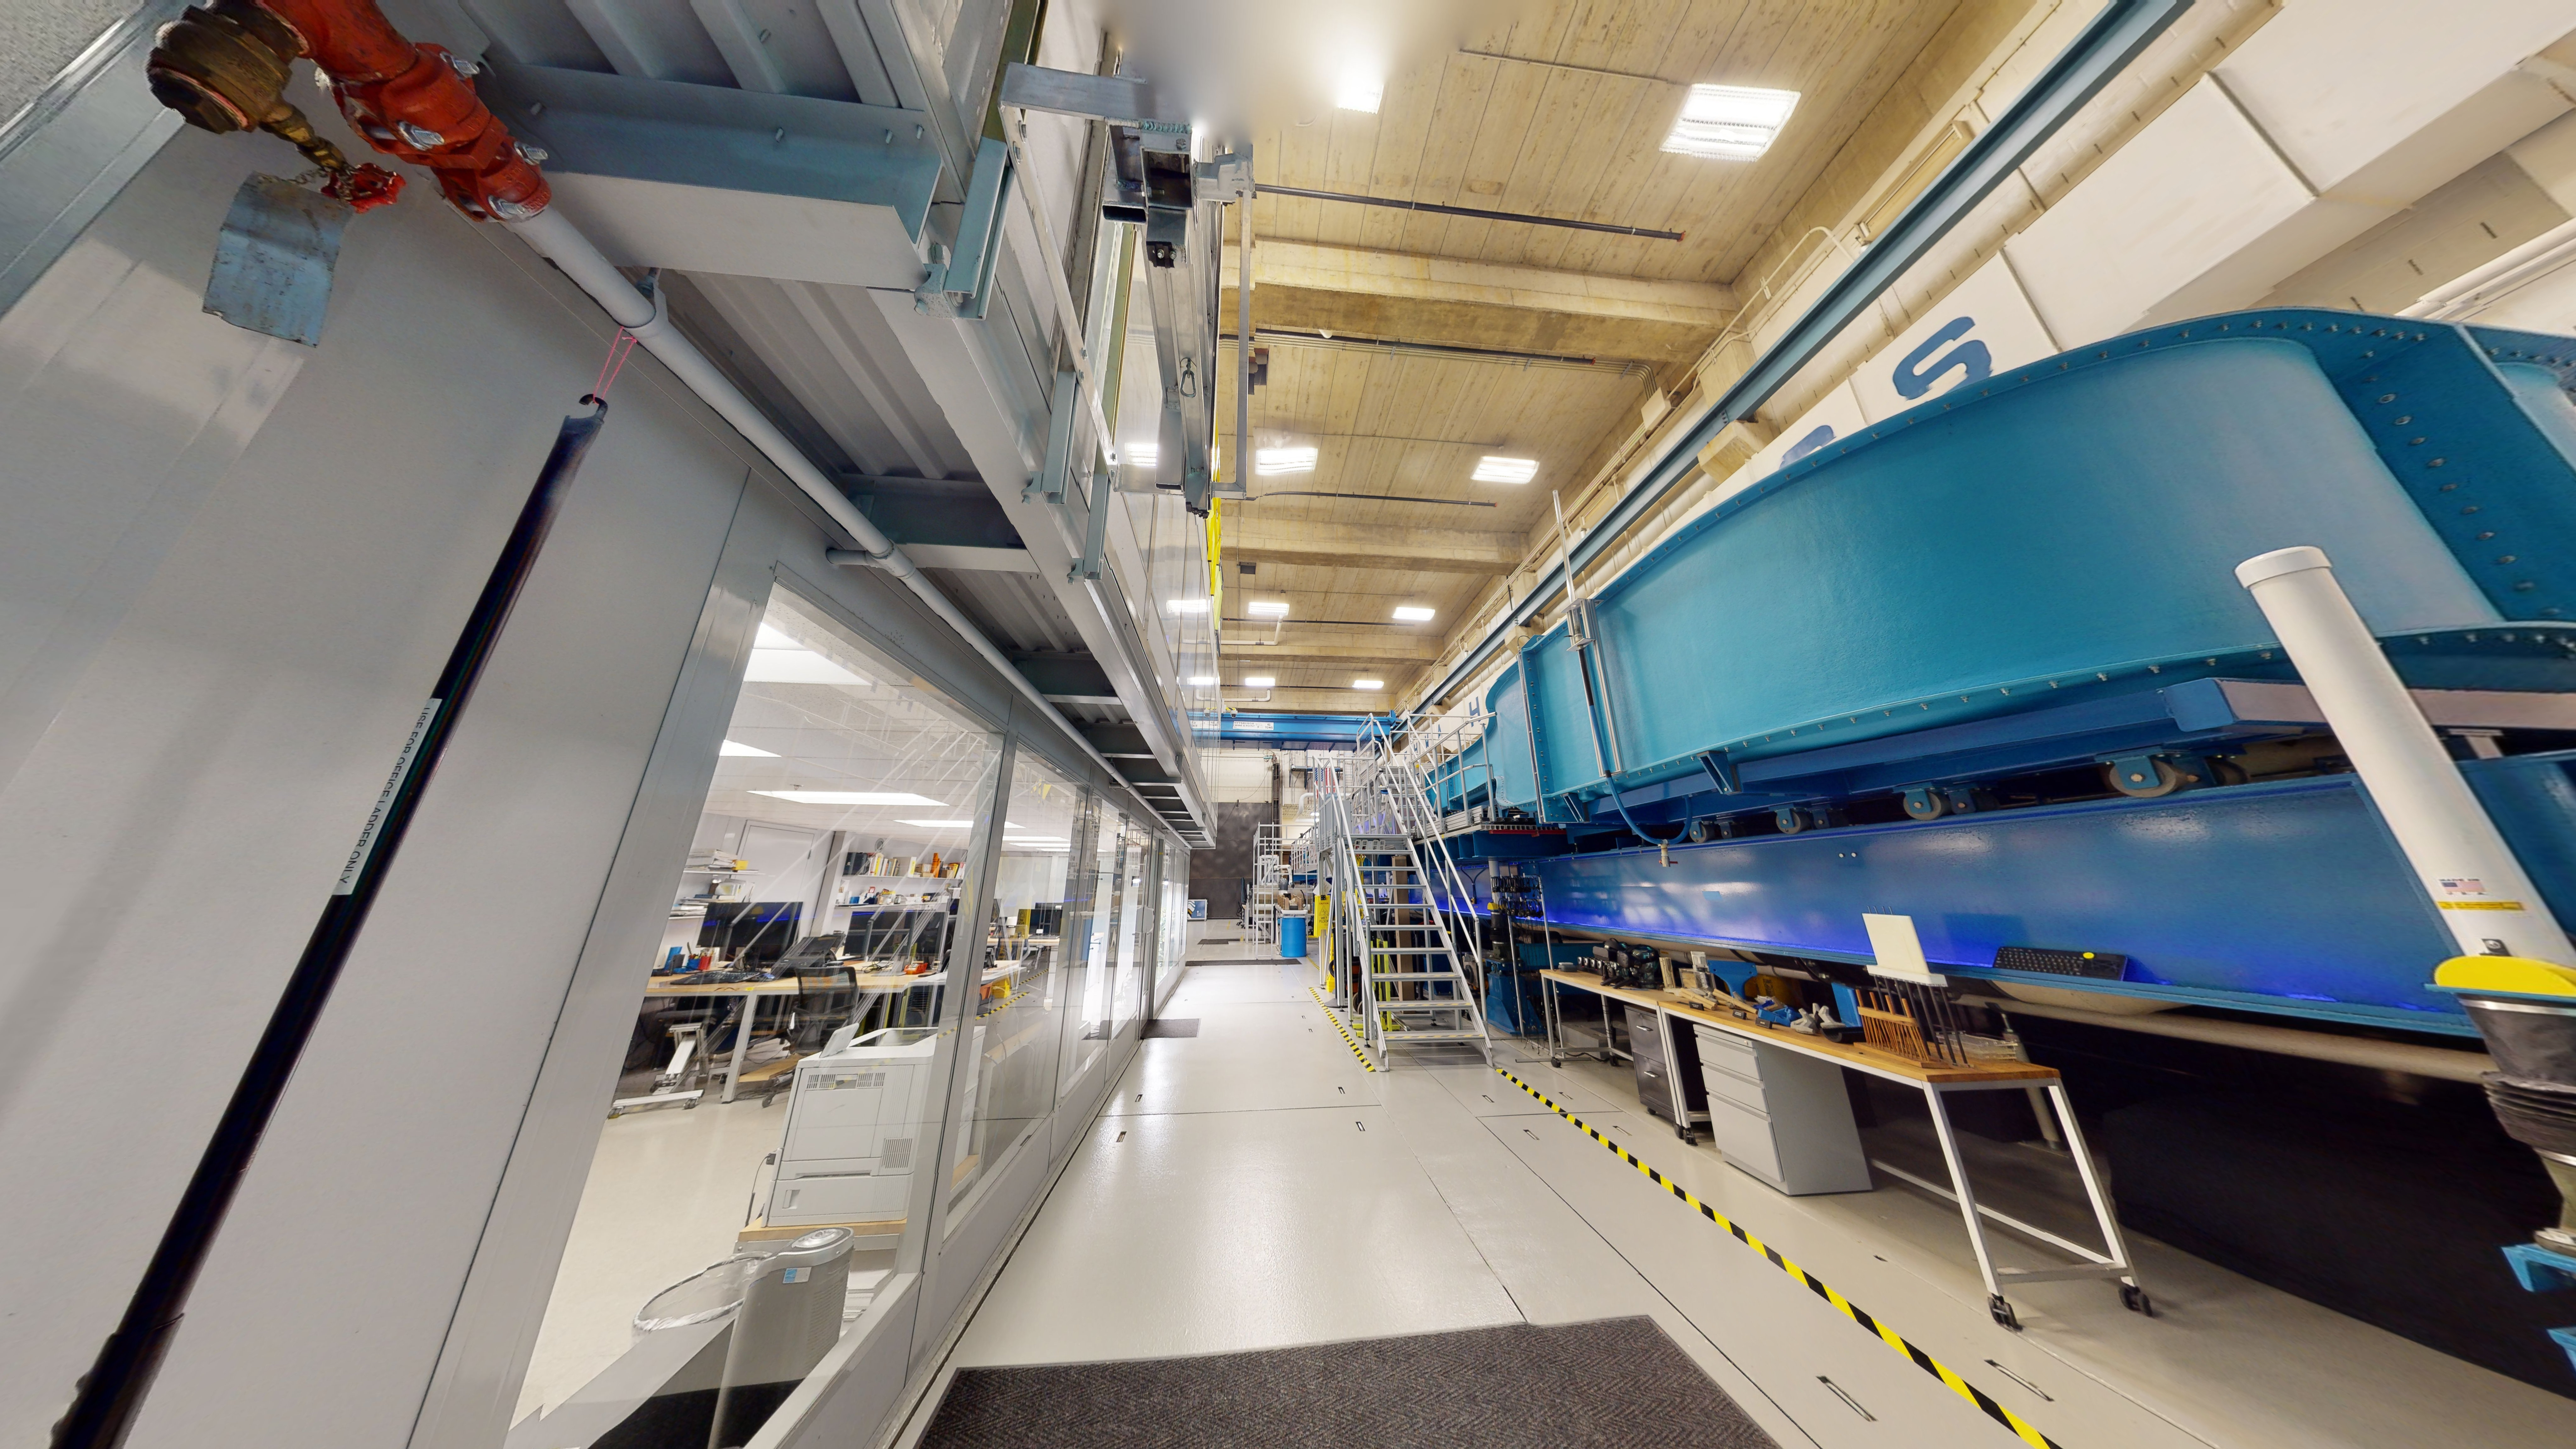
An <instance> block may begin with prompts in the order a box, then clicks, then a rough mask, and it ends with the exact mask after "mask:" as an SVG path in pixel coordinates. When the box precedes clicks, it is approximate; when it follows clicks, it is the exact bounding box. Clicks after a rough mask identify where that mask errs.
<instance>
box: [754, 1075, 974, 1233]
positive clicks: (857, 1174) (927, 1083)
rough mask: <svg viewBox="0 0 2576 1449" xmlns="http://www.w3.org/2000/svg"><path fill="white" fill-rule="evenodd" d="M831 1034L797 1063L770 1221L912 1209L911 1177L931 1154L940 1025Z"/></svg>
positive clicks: (864, 1217)
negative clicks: (926, 1131) (929, 1124)
mask: <svg viewBox="0 0 2576 1449" xmlns="http://www.w3.org/2000/svg"><path fill="white" fill-rule="evenodd" d="M854 1031H855V1028H852V1027H846V1026H845V1027H842V1028H841V1029H840V1030H838V1031H836V1032H834V1033H832V1035H831V1037H830V1039H829V1040H827V1041H826V1042H825V1043H824V1044H823V1050H821V1051H819V1052H817V1053H815V1054H814V1055H812V1056H810V1057H807V1058H806V1059H805V1060H803V1061H801V1062H798V1063H797V1064H796V1085H795V1089H794V1094H793V1095H792V1096H790V1097H789V1098H788V1102H787V1137H786V1140H785V1142H784V1143H782V1144H781V1145H780V1147H779V1150H778V1176H777V1178H776V1180H775V1181H773V1182H772V1183H771V1184H770V1189H769V1214H768V1223H769V1225H770V1226H771V1227H801V1226H804V1225H806V1224H810V1223H850V1222H883V1221H887V1220H889V1219H895V1218H901V1217H902V1216H904V1214H905V1212H906V1211H907V1210H908V1209H909V1208H910V1206H911V1198H912V1170H913V1164H914V1162H915V1160H916V1159H917V1158H918V1157H919V1156H920V1155H921V1154H922V1152H924V1151H925V1150H927V1148H928V1146H929V1144H927V1143H925V1142H923V1141H922V1137H923V1124H924V1123H925V1122H926V1121H927V1120H928V1119H929V1117H930V1114H931V1109H932V1107H933V1106H934V1103H933V1100H932V1097H933V1093H932V1084H931V1066H932V1063H933V1061H934V1060H935V1058H936V1057H937V1055H938V1050H939V1030H938V1028H936V1027H916V1026H890V1027H886V1028H883V1029H882V1030H878V1031H872V1032H870V1033H868V1034H867V1035H866V1036H855V1035H854Z"/></svg>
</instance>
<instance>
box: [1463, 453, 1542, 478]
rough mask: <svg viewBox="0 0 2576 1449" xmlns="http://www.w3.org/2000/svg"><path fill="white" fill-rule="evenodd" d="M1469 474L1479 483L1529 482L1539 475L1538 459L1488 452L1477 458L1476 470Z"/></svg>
mask: <svg viewBox="0 0 2576 1449" xmlns="http://www.w3.org/2000/svg"><path fill="white" fill-rule="evenodd" d="M1468 476H1469V477H1470V478H1472V479H1473V480H1474V481H1476V482H1478V483H1527V482H1528V481H1529V480H1531V479H1532V478H1535V477H1537V476H1538V459H1536V458H1502V457H1497V456H1495V455H1493V454H1491V453H1488V454H1486V455H1485V456H1484V457H1482V458H1478V459H1477V460H1476V471H1475V472H1474V473H1472V474H1470V475H1468Z"/></svg>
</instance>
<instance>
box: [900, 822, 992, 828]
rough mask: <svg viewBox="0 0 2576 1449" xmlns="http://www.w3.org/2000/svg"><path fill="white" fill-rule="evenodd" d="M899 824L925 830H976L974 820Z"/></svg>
mask: <svg viewBox="0 0 2576 1449" xmlns="http://www.w3.org/2000/svg"><path fill="white" fill-rule="evenodd" d="M899 823H901V824H904V825H913V826H918V827H920V828H921V829H923V830H972V829H974V828H975V822H974V821H972V820H905V821H901V822H899Z"/></svg>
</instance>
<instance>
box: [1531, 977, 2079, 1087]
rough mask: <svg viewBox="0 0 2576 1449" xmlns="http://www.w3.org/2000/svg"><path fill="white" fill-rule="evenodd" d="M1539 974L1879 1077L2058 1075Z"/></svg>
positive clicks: (2044, 1078)
mask: <svg viewBox="0 0 2576 1449" xmlns="http://www.w3.org/2000/svg"><path fill="white" fill-rule="evenodd" d="M1539 975H1540V976H1541V977H1543V978H1545V979H1548V980H1551V981H1558V982H1562V983H1564V984H1565V985H1567V986H1571V987H1573V988H1575V989H1576V990H1578V991H1589V992H1591V993H1593V994H1594V995H1596V996H1606V997H1609V998H1611V999H1612V1000H1614V1001H1624V1002H1627V1003H1629V1004H1630V1005H1632V1006H1643V1007H1648V1008H1650V1009H1653V1010H1658V1011H1668V1012H1671V1013H1672V1014H1673V1015H1675V1016H1677V1017H1681V1018H1683V1019H1684V1020H1687V1021H1693V1022H1698V1023H1701V1024H1703V1025H1706V1026H1710V1027H1714V1028H1716V1029H1717V1030H1719V1031H1731V1032H1733V1033H1735V1034H1736V1035H1738V1036H1745V1037H1751V1038H1753V1039H1754V1040H1756V1041H1762V1042H1771V1043H1775V1044H1777V1045H1779V1046H1784V1047H1787V1048H1788V1049H1790V1050H1791V1051H1801V1052H1805V1053H1807V1054H1808V1055H1809V1056H1818V1057H1825V1058H1827V1059H1829V1060H1832V1061H1837V1062H1841V1063H1843V1064H1845V1065H1847V1066H1853V1067H1858V1068H1860V1069H1861V1070H1863V1071H1867V1072H1875V1073H1877V1074H1879V1075H1880V1076H1893V1077H1903V1078H1906V1079H1907V1080H1910V1081H1915V1082H1928V1083H1935V1084H1945V1085H1946V1084H1948V1083H1953V1082H2027V1083H2029V1084H2031V1085H2032V1086H2041V1085H2045V1084H2046V1083H2049V1082H2053V1081H2056V1080H2057V1069H2056V1068H2055V1067H2043V1066H2039V1065H2037V1064H2035V1063H2031V1062H1989V1063H1985V1064H1982V1065H1978V1066H1973V1067H1945V1066H1934V1065H1931V1064H1929V1063H1925V1062H1918V1061H1916V1060H1914V1059H1913V1058H1912V1057H1905V1056H1898V1055H1897V1054H1896V1053H1894V1052H1889V1051H1881V1050H1879V1049H1878V1048H1877V1047H1873V1046H1864V1045H1862V1044H1861V1043H1859V1042H1852V1043H1850V1044H1848V1045H1846V1044H1844V1043H1842V1042H1837V1041H1828V1040H1826V1039H1825V1038H1823V1037H1820V1036H1810V1035H1808V1034H1807V1033H1805V1032H1803V1031H1791V1030H1789V1029H1788V1028H1787V1027H1785V1026H1772V1025H1770V1024H1768V1023H1765V1022H1759V1021H1754V1020H1751V1019H1750V1018H1746V1017H1740V1016H1736V1015H1734V1014H1733V1013H1731V1012H1725V1011H1708V1010H1705V1009H1703V1008H1701V1007H1697V1006H1693V1005H1692V1004H1690V1002H1689V1000H1688V999H1687V998H1685V997H1683V996H1682V994H1681V993H1680V992H1678V991H1662V990H1655V991H1641V990H1638V989H1636V988H1635V987H1628V986H1605V985H1603V984H1602V983H1601V978H1600V977H1598V976H1595V975H1593V974H1591V973H1590V972H1587V971H1552V970H1551V971H1541V972H1540V973H1539Z"/></svg>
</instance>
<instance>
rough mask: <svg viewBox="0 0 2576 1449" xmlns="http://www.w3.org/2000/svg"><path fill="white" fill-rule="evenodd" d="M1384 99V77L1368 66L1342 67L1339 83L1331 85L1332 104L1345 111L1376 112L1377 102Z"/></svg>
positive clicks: (1373, 113) (1372, 113)
mask: <svg viewBox="0 0 2576 1449" xmlns="http://www.w3.org/2000/svg"><path fill="white" fill-rule="evenodd" d="M1385 99H1386V77H1385V76H1383V75H1380V74H1378V72H1377V71H1376V70H1375V69H1373V68H1371V67H1368V66H1360V65H1354V66H1349V67H1346V68H1344V70H1343V71H1342V78H1341V81H1340V83H1339V84H1337V85H1335V86H1334V87H1333V105H1334V106H1335V107H1337V108H1339V109H1341V110H1345V111H1366V112H1368V113H1369V114H1370V115H1372V116H1374V115H1376V114H1377V108H1378V103H1379V102H1381V101H1383V100H1385Z"/></svg>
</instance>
